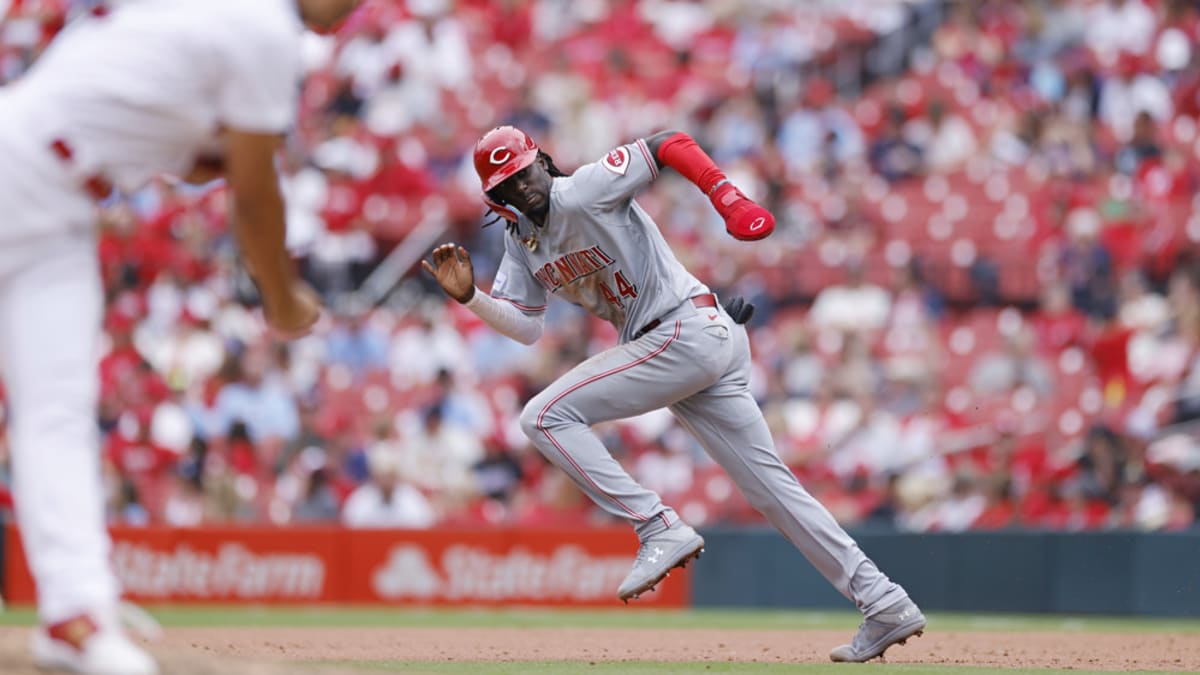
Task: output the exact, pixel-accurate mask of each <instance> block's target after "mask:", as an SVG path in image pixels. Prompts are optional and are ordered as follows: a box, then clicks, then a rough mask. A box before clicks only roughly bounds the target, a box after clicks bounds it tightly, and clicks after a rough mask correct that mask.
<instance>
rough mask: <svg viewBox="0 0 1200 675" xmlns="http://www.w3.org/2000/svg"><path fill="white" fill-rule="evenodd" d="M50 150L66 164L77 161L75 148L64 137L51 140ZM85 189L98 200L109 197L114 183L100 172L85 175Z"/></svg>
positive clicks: (83, 181)
mask: <svg viewBox="0 0 1200 675" xmlns="http://www.w3.org/2000/svg"><path fill="white" fill-rule="evenodd" d="M50 151H51V152H53V153H54V156H55V157H58V158H59V159H60V160H62V162H63V163H64V164H67V165H71V164H73V163H74V161H75V150H74V149H72V148H71V146H70V145H69V144H68V143H67V142H66V141H65V140H63V139H61V138H56V139H54V140H53V141H51V142H50ZM82 183H83V189H84V190H85V191H86V192H87V193H88V195H89V196H91V198H92V199H95V200H96V201H103V200H105V199H108V197H109V195H111V194H112V193H113V184H112V183H110V182H109V181H108V180H107V179H106V178H105V177H104V176H101V175H100V174H90V175H86V176H83V179H82Z"/></svg>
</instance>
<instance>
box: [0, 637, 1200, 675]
mask: <svg viewBox="0 0 1200 675" xmlns="http://www.w3.org/2000/svg"><path fill="white" fill-rule="evenodd" d="M27 636H28V629H16V628H4V629H0V672H2V673H9V674H12V675H26V674H32V673H37V672H39V671H37V670H34V669H33V668H32V666H31V664H30V661H29V657H28V654H27V651H26V643H27ZM849 637H850V634H849V632H842V631H838V632H832V631H811V630H809V631H806V630H795V631H779V630H773V631H752V630H711V629H672V630H657V631H650V630H629V629H609V628H520V629H515V628H514V629H496V628H461V629H452V628H236V629H215V628H173V629H170V631H169V632H168V634H167V637H166V638H164V639H163V641H161V642H159V643H156V644H155V645H153V647H152V649H153V651H154V652H155V654H157V655H158V656H159V657H160V659H161V660H162V662H163V665H164V671H165V672H166V673H181V674H184V675H216V674H217V673H234V674H236V675H241V674H246V675H276V674H282V673H294V672H304V673H333V672H338V671H340V670H342V669H338V668H334V667H330V666H328V665H325V666H316V665H314V664H313V662H322V661H323V662H328V661H331V660H340V659H345V660H353V661H484V662H496V663H502V662H513V661H578V662H601V661H664V662H668V661H679V662H695V661H707V662H756V663H827V662H828V653H829V649H830V647H833V646H835V645H837V644H839V643H841V642H844V641H846V640H847V639H848V638H849ZM887 656H888V659H887V660H888V662H889V663H926V664H941V665H960V666H968V665H969V666H989V667H997V668H1056V669H1066V668H1072V669H1076V670H1170V671H1193V672H1196V671H1200V634H1195V633H1171V634H1162V633H1131V634H1121V633H1103V634H1099V633H1083V632H1080V633H1071V632H1058V631H1055V632H1047V633H1030V632H1010V631H994V632H985V631H961V632H953V631H946V632H942V631H938V630H937V629H936V627H935V628H934V629H933V630H931V631H930V632H928V633H926V634H925V636H924V637H921V638H917V639H914V640H910V641H909V643H908V645H907V646H904V647H899V646H897V647H893V648H892V649H891V650H890V651H889V652H888V655H887ZM297 662H308V663H309V665H310V666H313V667H311V668H303V669H298V668H296V664H297Z"/></svg>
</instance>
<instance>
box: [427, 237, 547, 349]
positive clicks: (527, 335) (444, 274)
mask: <svg viewBox="0 0 1200 675" xmlns="http://www.w3.org/2000/svg"><path fill="white" fill-rule="evenodd" d="M421 267H423V268H424V269H425V271H426V272H429V273H430V274H432V275H433V278H434V279H437V282H438V285H439V286H441V287H442V290H443V291H445V292H446V295H449V296H450V297H452V298H454V299H455V300H457V301H458V302H460V303H462V304H463V305H464V306H465V307H466V308H467V309H469V310H471V311H472V312H474V313H475V315H476V316H478V317H479V318H480V319H483V321H484V323H486V324H487V325H489V326H491V327H492V329H493V330H495V331H496V332H497V333H500V334H501V335H504V336H505V337H509V338H512V339H513V340H516V341H517V342H520V343H521V344H524V345H531V344H533V343H535V342H537V341H538V338H540V337H541V336H542V319H543V310H544V309H545V307H541V308H530V309H526V310H522V309H521V308H519V307H517V306H516V305H515V304H513V303H511V302H508V301H505V300H503V299H498V298H493V297H492V296H490V295H488V294H487V293H484V292H483V291H480V290H479V289H478V288H476V287H475V268H474V266H473V265H472V264H471V254H469V253H467V249H465V248H463V247H461V246H456V245H455V244H442V245H441V246H439V247H437V248H435V249H433V264H432V265H431V264H429V261H428V260H422V261H421ZM498 281H499V277H498Z"/></svg>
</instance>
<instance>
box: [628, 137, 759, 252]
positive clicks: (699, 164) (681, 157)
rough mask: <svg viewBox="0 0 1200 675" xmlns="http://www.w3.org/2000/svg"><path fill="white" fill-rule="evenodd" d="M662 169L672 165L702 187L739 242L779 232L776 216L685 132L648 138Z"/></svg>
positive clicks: (727, 227) (648, 144)
mask: <svg viewBox="0 0 1200 675" xmlns="http://www.w3.org/2000/svg"><path fill="white" fill-rule="evenodd" d="M646 146H647V147H649V148H650V152H651V154H652V155H653V156H654V159H655V161H656V162H657V163H658V165H659V166H660V167H662V166H669V167H671V168H672V169H675V170H676V171H678V172H679V174H680V175H682V176H683V177H684V178H686V179H688V180H689V181H691V182H692V183H694V184H695V185H696V187H698V188H700V191H701V192H703V193H704V194H705V196H707V197H708V199H709V201H711V202H712V205H713V208H715V209H716V210H717V213H719V214H721V218H723V219H724V220H725V230H726V231H727V232H729V234H731V235H732V236H733V237H734V238H735V239H742V240H747V241H749V240H754V239H762V238H764V237H766V236H767V235H769V234H771V233H772V232H774V231H775V217H774V216H772V215H771V212H770V211H767V210H766V209H764V208H763V207H761V206H759V205H758V204H755V203H754V202H753V201H751V200H750V199H749V198H748V197H746V195H744V194H742V191H741V190H739V189H737V188H736V187H734V186H733V183H730V182H729V179H728V178H726V177H725V173H724V172H722V171H721V169H720V168H718V167H717V164H716V162H714V161H713V160H712V158H711V157H709V156H708V153H706V152H704V150H703V149H702V148H701V147H700V146H699V145H698V144H697V143H696V141H695V140H693V139H692V137H691V136H688V135H687V134H685V133H683V132H682V131H675V130H669V131H660V132H658V133H657V134H654V135H653V136H651V137H649V138H647V139H646Z"/></svg>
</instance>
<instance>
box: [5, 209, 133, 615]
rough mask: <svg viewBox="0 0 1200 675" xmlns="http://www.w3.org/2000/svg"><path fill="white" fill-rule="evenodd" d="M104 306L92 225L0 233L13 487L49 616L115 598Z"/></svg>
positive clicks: (43, 610) (41, 603)
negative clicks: (103, 439)
mask: <svg viewBox="0 0 1200 675" xmlns="http://www.w3.org/2000/svg"><path fill="white" fill-rule="evenodd" d="M0 201H3V200H0ZM8 215H9V214H4V213H0V228H3V227H4V225H5V224H4V222H3V220H2V218H4V217H7V216H8ZM17 215H18V216H19V211H18V212H17ZM102 314H103V298H102V284H101V279H100V273H99V269H98V262H97V257H96V249H95V240H94V236H93V235H92V233H91V232H90V231H87V232H82V231H78V230H77V231H75V232H63V233H59V234H54V235H49V234H47V235H45V236H40V237H33V238H22V239H19V240H16V241H12V240H9V241H3V238H0V375H2V377H3V380H4V385H5V388H6V390H7V395H8V411H7V413H8V420H9V445H10V448H11V453H12V463H13V481H14V490H13V492H14V497H15V498H16V511H17V523H18V525H19V526H20V528H21V538H22V542H23V543H24V547H25V554H26V556H27V558H28V561H29V565H30V568H31V570H32V572H33V576H34V580H35V581H36V583H37V593H38V614H39V616H40V618H41V620H42V621H43V622H44V623H55V622H58V621H61V620H63V619H67V618H70V617H72V616H74V615H76V614H79V613H81V612H84V611H89V610H104V609H106V608H111V607H113V606H114V605H115V603H116V601H117V597H118V588H117V581H116V578H115V576H114V575H113V572H112V568H111V565H110V562H109V551H110V548H111V542H110V540H109V536H108V532H107V530H106V529H105V520H104V503H103V501H104V498H103V491H102V487H101V477H100V443H99V429H98V427H97V421H96V407H97V402H98V396H99V373H98V365H99V345H100V329H101V321H102Z"/></svg>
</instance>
